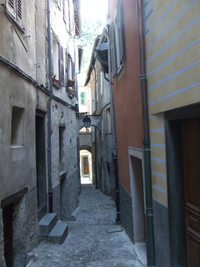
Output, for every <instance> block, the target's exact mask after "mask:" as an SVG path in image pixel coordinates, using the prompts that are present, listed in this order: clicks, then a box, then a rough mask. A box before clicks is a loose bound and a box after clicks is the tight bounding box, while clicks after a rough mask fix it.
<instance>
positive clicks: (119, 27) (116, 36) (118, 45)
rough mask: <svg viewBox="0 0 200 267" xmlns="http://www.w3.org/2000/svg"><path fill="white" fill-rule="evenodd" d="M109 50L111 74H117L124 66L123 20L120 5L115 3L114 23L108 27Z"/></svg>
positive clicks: (118, 2)
mask: <svg viewBox="0 0 200 267" xmlns="http://www.w3.org/2000/svg"><path fill="white" fill-rule="evenodd" d="M110 50H111V60H112V74H113V76H115V75H116V74H119V73H120V71H121V69H122V67H123V65H124V40H123V19H122V5H121V2H120V0H118V1H117V7H116V13H115V21H114V22H112V23H111V26H110Z"/></svg>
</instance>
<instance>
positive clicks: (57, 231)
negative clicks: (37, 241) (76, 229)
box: [48, 221, 68, 245]
mask: <svg viewBox="0 0 200 267" xmlns="http://www.w3.org/2000/svg"><path fill="white" fill-rule="evenodd" d="M67 235H68V225H67V223H66V222H61V221H58V222H57V223H56V225H55V227H54V228H53V229H52V231H51V233H50V234H49V236H48V241H49V242H52V243H56V244H60V245H61V244H63V242H64V241H65V239H66V238H67Z"/></svg>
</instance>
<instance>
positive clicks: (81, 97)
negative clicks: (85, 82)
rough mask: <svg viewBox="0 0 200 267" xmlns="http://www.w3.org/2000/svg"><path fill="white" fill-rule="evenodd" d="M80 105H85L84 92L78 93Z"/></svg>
mask: <svg viewBox="0 0 200 267" xmlns="http://www.w3.org/2000/svg"><path fill="white" fill-rule="evenodd" d="M80 99H81V105H85V104H86V103H85V92H81V93H80Z"/></svg>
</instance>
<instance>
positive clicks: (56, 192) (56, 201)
mask: <svg viewBox="0 0 200 267" xmlns="http://www.w3.org/2000/svg"><path fill="white" fill-rule="evenodd" d="M52 191H53V212H54V213H56V214H57V217H58V220H60V219H61V218H60V184H59V185H57V186H56V187H54V188H53V190H52Z"/></svg>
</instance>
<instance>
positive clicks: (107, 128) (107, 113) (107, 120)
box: [106, 108, 112, 134]
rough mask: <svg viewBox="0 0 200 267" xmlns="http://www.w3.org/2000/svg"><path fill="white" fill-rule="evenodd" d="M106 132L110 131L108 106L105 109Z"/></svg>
mask: <svg viewBox="0 0 200 267" xmlns="http://www.w3.org/2000/svg"><path fill="white" fill-rule="evenodd" d="M106 133H107V134H110V133H112V129H111V115H110V108H107V109H106Z"/></svg>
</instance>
